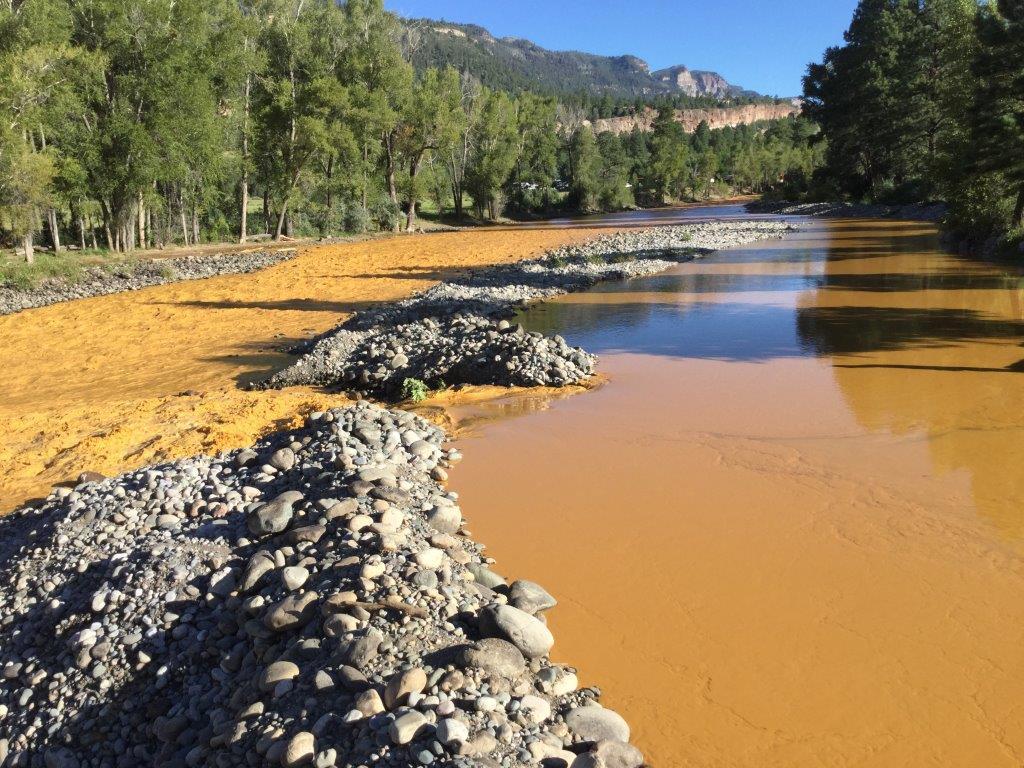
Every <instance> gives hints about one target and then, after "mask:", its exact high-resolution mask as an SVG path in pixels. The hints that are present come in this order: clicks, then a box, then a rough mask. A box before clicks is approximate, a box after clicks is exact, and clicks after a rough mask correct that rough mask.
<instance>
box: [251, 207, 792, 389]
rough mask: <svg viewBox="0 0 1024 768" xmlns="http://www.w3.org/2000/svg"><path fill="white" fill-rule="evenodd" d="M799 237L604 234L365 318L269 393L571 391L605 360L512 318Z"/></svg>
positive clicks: (323, 341)
mask: <svg viewBox="0 0 1024 768" xmlns="http://www.w3.org/2000/svg"><path fill="white" fill-rule="evenodd" d="M791 231H793V228H792V226H791V225H789V224H787V223H785V222H781V221H780V222H766V221H757V222H712V223H694V224H688V225H685V226H684V225H680V226H667V227H659V228H653V229H648V230H643V231H634V232H628V233H620V234H615V235H610V236H606V237H601V238H598V239H596V240H592V241H589V242H586V243H583V244H580V245H574V246H570V247H565V248H560V249H556V250H554V251H552V252H550V253H548V254H546V255H545V256H543V257H541V258H539V259H535V260H530V261H523V262H518V263H516V264H511V265H502V266H496V267H491V268H487V269H483V270H476V271H474V272H473V273H472V274H467V275H463V276H460V277H459V278H458V279H457V280H454V281H445V282H441V283H439V284H438V285H436V286H434V287H432V288H431V289H430V290H428V291H426V292H424V293H423V294H421V295H418V296H415V297H413V298H411V299H407V300H405V301H403V302H400V303H398V304H395V305H391V306H387V305H385V306H381V307H377V308H374V309H372V310H368V311H365V312H361V313H357V314H356V315H354V316H353V317H351V318H350V319H348V320H347V321H345V323H343V324H342V325H340V326H338V327H337V328H335V329H333V330H332V331H330V332H329V333H327V334H325V335H324V336H323V337H322V338H320V339H317V340H315V341H314V342H312V343H308V344H306V345H303V347H301V348H300V349H299V350H298V351H300V352H301V353H302V356H301V357H300V358H299V360H298V361H296V362H295V363H294V364H292V365H290V366H289V367H287V368H285V369H284V370H282V371H280V372H278V373H275V374H274V375H273V376H271V377H270V378H269V379H268V380H267V381H266V382H265V383H263V384H261V385H260V386H267V387H271V388H276V389H280V388H285V387H290V386H297V385H300V386H322V387H331V388H335V389H342V390H346V391H348V392H351V393H354V394H357V395H362V396H371V397H383V398H389V399H396V398H398V397H400V396H402V393H403V389H404V388H405V387H406V386H407V383H408V382H410V381H415V382H418V383H422V384H424V385H426V387H427V388H429V389H446V388H449V387H453V386H454V387H458V386H463V385H497V386H505V387H534V386H536V387H562V386H566V385H573V384H580V383H582V382H584V381H586V380H587V379H589V378H590V377H591V376H592V375H593V374H594V370H595V366H596V363H597V359H596V357H595V356H594V355H591V354H589V353H587V352H586V351H585V350H582V349H578V348H572V347H570V346H569V345H567V344H566V343H565V340H564V339H562V338H561V337H559V336H549V337H545V336H544V335H542V334H537V333H532V334H531V333H526V332H524V330H523V329H522V328H521V327H519V326H515V325H512V324H510V323H509V322H508V320H507V318H509V317H511V316H512V315H513V314H514V313H515V312H516V311H517V310H520V309H522V308H523V307H525V306H528V305H529V304H532V303H535V302H538V301H542V300H544V299H550V298H552V297H554V296H560V295H563V294H566V293H574V292H578V291H582V290H585V289H587V288H590V287H593V286H594V285H596V284H598V283H600V282H606V281H610V280H627V279H634V278H637V277H642V276H645V275H653V274H657V273H658V272H663V271H664V270H666V269H668V268H670V267H671V266H674V265H676V264H679V263H681V262H683V261H688V260H691V259H694V258H699V257H701V256H703V255H706V254H709V253H713V252H715V251H718V250H723V249H726V248H731V247H735V246H737V245H744V244H747V243H751V242H756V241H758V240H762V239H766V238H773V237H780V236H782V235H783V234H785V233H787V232H791Z"/></svg>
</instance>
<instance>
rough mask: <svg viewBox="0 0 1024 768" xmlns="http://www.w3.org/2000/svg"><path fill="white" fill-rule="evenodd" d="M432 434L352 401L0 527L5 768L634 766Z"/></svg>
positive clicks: (453, 454)
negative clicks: (454, 483) (465, 507)
mask: <svg viewBox="0 0 1024 768" xmlns="http://www.w3.org/2000/svg"><path fill="white" fill-rule="evenodd" d="M445 441H446V438H445V435H444V433H443V432H442V430H440V429H438V428H437V427H435V426H433V425H431V424H429V423H428V422H426V421H424V420H423V419H421V418H420V417H418V416H415V415H414V414H411V413H408V412H402V411H397V412H396V411H389V410H384V409H382V408H379V407H378V406H375V405H372V404H369V403H367V402H362V403H359V404H357V405H355V406H352V407H349V408H345V409H338V410H333V411H329V412H326V413H317V414H313V415H311V416H310V417H309V419H308V420H307V423H306V424H305V426H304V427H302V428H300V429H297V430H293V431H289V432H284V433H279V434H275V435H272V436H270V437H267V438H265V439H263V440H261V441H260V442H258V443H257V444H256V445H254V446H253V447H252V448H247V449H242V450H237V451H233V452H228V453H224V454H221V455H219V456H217V457H208V456H199V457H195V458H190V459H183V460H180V461H175V462H172V463H167V464H161V465H158V466H152V467H148V468H144V469H140V470H138V471H135V472H130V473H127V474H125V475H122V476H120V477H117V478H112V479H103V478H99V477H93V478H91V479H90V478H85V479H84V482H82V483H81V484H79V485H78V486H77V487H75V488H74V489H71V488H58V489H56V490H55V491H54V492H53V493H52V494H51V495H50V496H49V497H48V498H47V499H46V500H45V501H44V502H41V503H40V505H38V506H36V507H28V508H24V509H21V510H19V511H16V512H14V513H12V514H11V515H9V516H7V517H5V518H0V765H2V766H4V768H27V767H29V766H31V767H32V768H36V767H41V768H129V767H131V766H167V767H168V768H169V767H171V766H174V767H178V766H187V767H190V768H196V767H198V766H218V767H223V768H228V767H230V766H284V767H285V768H294V767H297V766H316V768H332V767H334V766H338V767H341V766H345V767H351V768H355V767H356V766H431V765H434V766H455V767H456V768H469V767H470V766H477V767H479V768H497V767H498V766H501V767H502V768H515V767H518V766H535V765H543V766H547V767H548V768H570V767H571V768H600V767H601V766H604V767H605V768H639V766H640V765H641V764H642V763H643V757H642V755H641V754H640V752H639V751H638V750H637V749H636V748H635V747H633V746H631V745H630V744H629V739H630V729H629V726H628V725H627V723H626V722H625V720H623V718H622V717H620V716H619V715H618V714H616V713H615V712H613V711H612V710H610V709H606V708H604V707H602V706H600V704H599V697H600V692H599V691H598V690H597V689H593V688H580V686H579V681H578V678H577V675H576V670H574V669H573V668H572V667H568V666H565V665H562V664H555V663H552V662H551V661H550V656H549V655H550V652H551V648H552V644H553V643H554V638H553V637H552V634H551V632H550V631H549V630H548V627H547V625H546V621H545V612H546V611H548V610H550V609H551V608H553V607H554V606H555V605H556V600H555V598H553V597H552V596H551V595H550V594H549V593H548V592H547V591H546V590H544V589H543V588H542V587H541V586H539V585H537V584H535V583H533V582H530V581H526V580H516V581H509V580H507V579H505V578H503V577H502V576H500V575H499V574H498V573H496V572H495V571H494V570H493V569H492V561H491V560H490V559H489V558H487V557H485V556H484V554H483V547H482V546H481V545H480V544H478V543H476V542H474V541H473V540H472V539H471V538H470V536H469V534H468V532H467V531H466V530H465V527H464V525H465V524H464V520H463V514H462V511H461V510H460V508H459V504H458V496H457V494H455V493H454V492H451V491H449V490H447V489H446V488H445V487H444V485H443V483H444V481H445V480H446V478H447V471H446V468H447V467H449V466H450V465H451V464H452V463H453V462H456V461H458V460H459V458H461V457H460V456H459V454H458V452H457V451H456V450H454V449H451V448H450V447H449V446H448V445H447V444H446V442H445Z"/></svg>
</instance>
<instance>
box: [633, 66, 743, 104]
mask: <svg viewBox="0 0 1024 768" xmlns="http://www.w3.org/2000/svg"><path fill="white" fill-rule="evenodd" d="M651 77H652V78H654V79H655V80H658V81H659V82H661V83H664V84H666V85H668V86H669V87H670V88H672V89H674V90H675V91H676V92H678V93H685V94H686V95H687V96H713V97H714V98H716V99H728V98H732V97H734V96H744V95H749V96H757V95H759V94H756V93H754V92H753V91H744V90H743V89H742V88H740V87H739V86H736V85H732V84H731V83H729V82H728V81H727V80H726V79H725V78H724V77H722V76H721V75H720V74H718V73H717V72H703V71H701V70H690V69H687V68H686V67H683V66H676V67H668V68H667V69H659V70H658V71H657V72H652V73H651Z"/></svg>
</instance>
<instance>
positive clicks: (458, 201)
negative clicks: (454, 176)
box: [452, 181, 464, 220]
mask: <svg viewBox="0 0 1024 768" xmlns="http://www.w3.org/2000/svg"><path fill="white" fill-rule="evenodd" d="M463 205H464V201H463V198H462V185H461V184H459V183H458V182H456V181H453V182H452V207H453V208H454V209H455V218H456V220H459V219H461V218H462V208H463Z"/></svg>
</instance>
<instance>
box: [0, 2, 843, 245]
mask: <svg viewBox="0 0 1024 768" xmlns="http://www.w3.org/2000/svg"><path fill="white" fill-rule="evenodd" d="M411 59H412V56H411V51H410V41H409V35H408V34H407V33H406V32H405V31H404V29H403V26H402V24H401V22H400V20H399V19H397V18H396V17H395V16H393V15H392V14H390V13H388V12H387V11H385V10H384V8H383V3H382V0H348V1H347V2H344V3H335V2H332V1H331V0H250V1H243V2H239V1H238V0H175V1H174V2H170V0H75V1H72V0H6V2H3V3H2V4H0V115H2V117H3V120H2V122H0V242H2V243H3V245H4V246H5V247H6V248H7V249H8V252H10V251H11V250H12V249H13V250H15V251H17V253H18V254H19V255H20V258H22V259H24V260H27V261H31V260H32V259H33V256H34V254H35V251H36V249H38V248H46V249H47V250H48V251H52V252H60V251H62V250H64V249H67V248H72V249H75V250H81V251H86V250H93V249H97V250H101V251H102V250H108V251H111V252H131V251H134V250H136V249H142V248H150V247H167V246H171V245H184V246H190V245H197V244H200V243H205V242H226V241H240V242H246V241H251V240H254V239H260V238H276V239H279V240H280V239H285V238H297V237H328V236H333V235H338V234H341V233H351V232H366V231H370V230H398V229H403V228H404V229H415V228H416V227H417V226H418V221H419V216H420V215H421V214H422V209H423V208H424V207H426V208H428V209H429V213H430V215H432V216H435V217H442V218H444V217H452V218H454V219H461V218H463V217H465V216H469V215H473V216H476V217H478V218H484V219H496V218H499V217H502V216H505V215H512V216H537V215H543V214H547V213H552V212H554V211H555V210H556V209H557V210H574V211H598V210H609V209H619V208H624V207H630V206H634V205H657V204H661V203H665V202H670V201H674V200H680V199H687V198H691V199H701V198H706V197H708V196H711V195H715V194H722V193H725V192H728V191H731V190H739V191H746V192H760V191H764V190H766V189H768V188H771V187H774V186H778V185H779V184H780V183H782V180H783V179H784V178H790V179H793V178H796V179H806V178H809V177H810V175H811V174H812V173H813V171H814V168H815V166H816V165H817V163H818V161H819V159H820V157H821V155H822V152H823V149H822V147H821V145H820V143H816V142H815V140H814V139H815V133H816V129H815V128H814V127H813V125H812V124H810V123H808V122H807V121H804V120H791V121H787V122H783V123H779V124H769V125H761V126H746V127H744V128H740V129H725V130H719V131H710V130H708V129H707V126H706V125H705V126H702V127H701V130H698V131H697V133H696V134H694V135H692V136H688V135H686V134H684V133H683V131H682V128H681V127H680V126H679V125H678V124H676V123H674V122H673V120H672V114H673V112H672V108H673V107H675V106H678V104H677V103H676V102H678V100H675V101H672V100H666V101H665V102H663V103H662V105H661V106H662V109H661V118H660V119H659V121H658V124H657V125H656V127H655V130H654V132H653V133H651V134H648V135H643V134H634V135H628V136H623V137H617V136H614V135H611V134H607V135H600V136H595V135H594V133H593V131H592V130H591V128H590V127H589V118H590V117H592V116H594V115H595V114H596V113H600V112H601V111H604V110H606V109H608V108H609V107H608V104H606V103H603V102H602V103H601V104H599V105H597V106H596V107H595V106H594V105H586V106H585V105H583V104H582V102H575V103H574V102H573V100H572V99H565V100H563V101H558V100H556V98H555V97H553V96H550V95H543V94H539V93H535V92H531V91H528V90H520V91H517V92H506V91H504V90H492V89H489V88H486V87H484V86H483V85H481V83H480V81H479V79H478V78H476V77H475V76H474V75H473V74H472V73H471V72H468V71H458V70H456V69H454V68H452V67H450V66H447V67H444V68H438V67H427V68H425V69H421V70H419V71H417V70H416V69H414V67H413V65H412V63H411ZM620 108H625V107H624V106H620Z"/></svg>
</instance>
